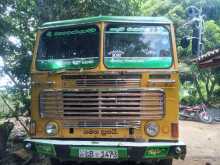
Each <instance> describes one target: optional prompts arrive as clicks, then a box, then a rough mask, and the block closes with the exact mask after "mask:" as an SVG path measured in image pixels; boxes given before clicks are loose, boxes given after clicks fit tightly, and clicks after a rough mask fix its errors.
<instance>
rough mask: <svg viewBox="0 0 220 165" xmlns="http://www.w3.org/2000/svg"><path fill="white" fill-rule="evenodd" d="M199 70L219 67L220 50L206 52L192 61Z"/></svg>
mask: <svg viewBox="0 0 220 165" xmlns="http://www.w3.org/2000/svg"><path fill="white" fill-rule="evenodd" d="M193 61H194V62H196V63H197V64H198V65H199V67H201V68H211V67H220V49H215V50H213V51H208V52H207V53H206V54H204V55H202V56H200V57H198V58H196V59H194V60H193Z"/></svg>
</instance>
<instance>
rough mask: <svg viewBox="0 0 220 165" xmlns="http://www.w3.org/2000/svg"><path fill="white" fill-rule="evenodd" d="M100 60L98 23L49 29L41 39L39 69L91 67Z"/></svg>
mask: <svg viewBox="0 0 220 165" xmlns="http://www.w3.org/2000/svg"><path fill="white" fill-rule="evenodd" d="M98 62H99V29H98V27H97V26H96V25H90V26H78V27H72V28H65V29H58V30H47V31H46V32H44V33H43V34H42V36H41V39H40V44H39V49H38V54H37V61H36V65H37V68H38V69H39V70H57V69H82V68H85V69H89V68H94V67H96V66H97V65H98Z"/></svg>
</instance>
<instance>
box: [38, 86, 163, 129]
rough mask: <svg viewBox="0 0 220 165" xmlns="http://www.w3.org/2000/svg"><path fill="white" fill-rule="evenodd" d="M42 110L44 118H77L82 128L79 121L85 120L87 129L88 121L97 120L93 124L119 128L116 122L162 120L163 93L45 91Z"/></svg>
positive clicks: (41, 105)
mask: <svg viewBox="0 0 220 165" xmlns="http://www.w3.org/2000/svg"><path fill="white" fill-rule="evenodd" d="M40 109H41V116H42V117H52V118H61V119H63V120H64V121H65V120H68V119H71V120H72V119H74V120H77V121H78V123H77V125H83V124H82V122H81V124H80V121H84V125H86V126H88V125H89V124H85V121H86V122H87V121H91V120H93V121H94V120H96V121H98V123H95V124H91V123H90V124H91V125H97V126H98V125H100V124H103V125H106V126H107V125H108V124H109V125H117V123H116V121H123V120H126V121H140V120H142V119H160V118H162V117H163V115H164V93H163V92H162V91H161V90H149V89H114V90H112V91H111V90H98V89H96V90H88V89H85V90H82V89H81V90H74V91H73V90H72V91H50V90H46V91H43V92H42V94H41V95H40ZM103 121H113V122H110V123H105V122H103ZM87 123H89V122H87ZM112 123H113V124H112ZM119 125H120V124H119ZM125 125H129V124H127V123H126V124H125Z"/></svg>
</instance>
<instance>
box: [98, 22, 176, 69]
mask: <svg viewBox="0 0 220 165" xmlns="http://www.w3.org/2000/svg"><path fill="white" fill-rule="evenodd" d="M114 24H116V25H129V24H130V25H144V26H161V27H164V28H165V29H166V30H167V31H168V33H169V43H170V57H171V63H170V65H169V66H168V67H163V68H158V67H156V68H153V67H146V68H143V67H139V68H137V67H134V68H131V67H119V68H116V67H114V68H113V67H109V66H107V64H106V63H105V55H106V33H105V32H106V29H107V27H108V26H109V25H114ZM173 46H174V44H173V40H172V30H171V24H169V23H134V22H132V23H129V22H107V23H105V27H104V30H103V58H102V62H103V65H104V66H105V67H106V68H107V69H109V70H111V69H112V70H115V69H121V70H123V69H127V70H130V69H134V70H140V69H141V70H144V69H170V68H171V67H172V66H173V64H174V60H175V59H174V50H173V49H174V48H173Z"/></svg>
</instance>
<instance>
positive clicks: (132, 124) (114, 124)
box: [63, 120, 141, 128]
mask: <svg viewBox="0 0 220 165" xmlns="http://www.w3.org/2000/svg"><path fill="white" fill-rule="evenodd" d="M63 123H64V127H65V128H140V125H141V122H140V121H126V120H124V121H97V120H94V121H78V122H73V121H72V120H65V121H64V122H63Z"/></svg>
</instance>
